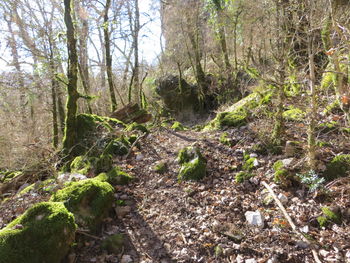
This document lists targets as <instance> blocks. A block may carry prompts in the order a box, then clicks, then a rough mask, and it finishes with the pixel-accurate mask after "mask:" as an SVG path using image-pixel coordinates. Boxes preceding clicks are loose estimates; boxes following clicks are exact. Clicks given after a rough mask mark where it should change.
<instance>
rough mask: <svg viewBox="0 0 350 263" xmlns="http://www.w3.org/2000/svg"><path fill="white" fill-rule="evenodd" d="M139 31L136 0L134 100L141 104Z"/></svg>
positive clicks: (133, 33) (136, 1) (138, 14)
mask: <svg viewBox="0 0 350 263" xmlns="http://www.w3.org/2000/svg"><path fill="white" fill-rule="evenodd" d="M139 32H140V10H139V1H138V0H135V22H134V30H133V32H132V35H133V45H134V83H133V84H134V85H133V88H134V92H133V94H134V100H135V102H136V103H137V104H139V105H140V102H141V90H140V65H139Z"/></svg>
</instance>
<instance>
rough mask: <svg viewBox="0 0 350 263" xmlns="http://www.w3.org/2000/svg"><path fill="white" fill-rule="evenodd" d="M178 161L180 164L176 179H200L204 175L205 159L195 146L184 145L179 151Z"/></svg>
mask: <svg viewBox="0 0 350 263" xmlns="http://www.w3.org/2000/svg"><path fill="white" fill-rule="evenodd" d="M178 161H179V163H180V164H181V168H180V170H179V174H178V179H179V180H180V181H181V180H200V179H202V178H203V177H204V176H205V175H206V160H205V159H204V157H203V156H202V154H201V153H200V151H199V149H198V148H196V147H186V148H184V149H182V150H181V151H180V152H179V155H178Z"/></svg>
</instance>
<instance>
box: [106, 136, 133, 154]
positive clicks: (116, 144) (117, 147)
mask: <svg viewBox="0 0 350 263" xmlns="http://www.w3.org/2000/svg"><path fill="white" fill-rule="evenodd" d="M129 147H130V142H129V141H128V140H127V139H126V138H125V137H124V136H121V137H120V138H117V139H114V140H112V141H111V142H109V143H108V145H107V146H106V148H105V150H104V151H103V153H104V154H111V155H116V156H123V155H125V154H127V153H128V151H129Z"/></svg>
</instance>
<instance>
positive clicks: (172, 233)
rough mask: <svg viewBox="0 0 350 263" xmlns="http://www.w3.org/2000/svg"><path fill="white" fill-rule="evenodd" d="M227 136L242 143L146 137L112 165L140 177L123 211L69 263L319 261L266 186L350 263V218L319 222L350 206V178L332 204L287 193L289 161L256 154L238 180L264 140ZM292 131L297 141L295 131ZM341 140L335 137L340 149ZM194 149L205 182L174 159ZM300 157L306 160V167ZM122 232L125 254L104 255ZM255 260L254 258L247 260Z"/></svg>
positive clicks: (125, 195) (337, 257) (185, 134)
mask: <svg viewBox="0 0 350 263" xmlns="http://www.w3.org/2000/svg"><path fill="white" fill-rule="evenodd" d="M293 125H294V124H293ZM293 128H294V129H297V126H295V127H294V126H293ZM226 132H227V133H228V136H229V137H230V139H232V141H234V142H236V143H235V144H234V146H227V145H224V144H221V143H220V142H219V140H220V132H218V131H216V132H195V131H192V130H189V131H179V132H175V131H173V130H171V129H166V128H160V129H159V130H155V131H153V132H152V133H150V134H149V135H148V136H147V137H144V138H143V139H142V140H141V141H140V146H141V147H140V149H136V148H135V149H133V150H134V151H133V153H132V155H130V156H129V158H128V159H126V160H125V159H123V158H122V157H120V158H119V157H118V158H117V159H114V163H115V164H117V165H119V166H120V167H121V168H122V169H123V170H124V171H125V172H128V173H129V174H130V175H132V176H134V177H135V178H136V180H134V181H133V182H132V183H131V184H129V185H126V186H116V187H115V188H116V194H115V196H116V198H117V200H119V201H117V203H118V204H120V205H118V206H116V207H115V209H114V211H112V212H111V213H110V214H109V217H107V218H106V220H105V221H104V224H103V228H102V231H101V233H100V234H99V235H91V234H90V233H86V232H84V231H78V233H77V236H78V238H77V246H76V247H75V248H74V250H72V252H71V253H70V255H69V256H68V258H67V262H143V263H146V262H149V263H151V262H160V263H167V262H168V263H170V262H183V263H185V262H186V263H187V262H205V263H209V262H314V258H313V256H312V253H311V249H310V247H307V245H306V244H305V243H304V242H303V241H302V240H301V239H300V238H299V237H298V236H296V235H295V234H294V232H293V231H292V229H291V228H290V227H289V226H288V223H286V220H285V219H284V217H283V215H282V213H281V212H280V210H279V209H278V207H277V206H276V204H275V203H274V202H273V201H272V202H270V203H269V204H266V203H265V201H264V199H265V198H266V191H265V188H264V187H263V186H262V184H261V183H260V182H261V181H266V182H267V183H268V184H270V185H271V186H272V188H273V190H274V191H275V193H276V194H280V193H282V194H284V195H285V196H286V197H287V199H288V201H287V203H286V204H285V207H286V210H287V212H288V213H289V215H290V216H291V217H292V219H293V221H294V223H295V224H296V225H297V227H298V228H300V229H303V230H304V231H305V232H307V233H306V236H307V237H308V238H309V239H310V240H313V241H314V242H315V244H316V246H317V251H319V254H320V258H321V259H322V260H324V261H325V262H349V260H350V245H349V240H350V227H349V226H348V222H349V221H344V222H343V223H342V224H340V225H336V224H330V226H329V227H327V228H324V229H321V228H320V227H319V226H318V224H317V217H318V216H320V215H322V211H321V208H322V207H324V206H332V205H338V206H341V207H343V208H346V207H350V202H349V200H350V198H349V197H350V190H349V188H348V185H349V183H350V182H349V178H348V177H345V178H343V179H340V180H337V181H334V182H333V183H331V184H328V185H327V189H328V191H329V194H328V196H327V198H324V197H322V196H315V195H311V194H307V192H306V191H305V190H304V191H303V190H302V188H300V187H296V188H292V187H291V188H290V189H282V188H281V187H280V186H278V185H275V184H273V176H274V171H273V169H272V166H273V164H274V163H275V162H276V161H277V160H280V159H284V158H285V157H284V156H283V155H260V154H257V160H258V162H259V164H258V166H257V167H256V171H255V172H256V174H257V176H255V177H254V178H253V179H250V180H249V181H245V182H244V183H241V184H239V183H236V181H235V175H236V174H237V172H238V169H237V167H240V165H241V164H242V162H243V152H244V151H245V150H248V149H251V148H252V147H253V146H254V145H256V144H257V143H258V142H259V141H258V136H257V134H256V132H255V129H254V126H251V125H248V126H243V127H240V128H232V129H229V130H227V131H226ZM289 132H290V133H291V134H292V133H293V130H291V129H290V130H289ZM295 134H300V133H299V131H298V133H295ZM327 136H329V134H328V135H327ZM301 137H302V138H301V140H305V139H306V138H305V137H303V135H301ZM337 138H339V136H333V137H332V136H330V137H329V138H328V139H329V141H330V142H333V143H337V142H338V141H337ZM296 139H300V138H296ZM320 139H322V135H320ZM190 145H196V146H197V147H199V148H200V149H201V150H202V154H203V156H204V157H205V158H206V159H207V169H208V171H207V176H206V177H205V178H204V179H202V180H201V181H198V182H178V179H177V172H178V170H179V165H178V163H177V161H176V157H177V154H178V151H179V150H181V149H182V148H183V147H186V146H190ZM339 145H342V147H343V148H341V147H340V148H337V151H342V152H344V153H346V149H348V150H349V148H348V146H347V145H344V144H339ZM329 151H334V149H332V150H329ZM331 154H332V153H330V152H328V153H325V156H323V157H322V158H323V159H330V155H331ZM299 157H300V156H299ZM300 158H301V157H300ZM300 158H299V159H298V161H302V160H303V159H300ZM159 161H164V162H166V163H167V166H168V171H167V172H165V173H163V174H160V173H157V172H155V171H154V165H155V164H156V163H157V162H159ZM46 198H47V197H45V195H44V196H42V195H35V196H33V195H32V194H26V195H24V196H22V197H21V198H20V199H19V198H17V199H9V200H8V201H6V202H4V203H2V204H1V205H0V209H1V211H2V212H1V215H0V227H2V226H3V225H4V224H6V223H8V222H9V221H11V219H13V218H14V217H15V216H16V215H19V214H21V213H22V212H23V211H24V210H25V209H26V207H28V206H30V205H31V204H32V203H33V202H37V201H41V200H43V199H44V200H45V199H46ZM256 210H259V211H261V213H262V214H263V215H264V217H265V226H264V228H263V229H260V228H256V227H253V226H250V225H248V224H247V222H246V219H245V216H244V214H245V212H247V211H256ZM119 233H123V234H124V240H125V247H124V248H123V249H122V251H121V252H120V253H119V254H113V253H108V252H107V251H104V250H103V249H102V248H101V244H102V243H103V239H105V238H106V237H108V236H110V235H114V234H119ZM68 259H69V260H70V261H69V260H68ZM129 259H132V261H129ZM249 259H251V260H253V259H255V260H256V261H245V260H249ZM269 259H270V261H268V260H269ZM274 260H275V261H274Z"/></svg>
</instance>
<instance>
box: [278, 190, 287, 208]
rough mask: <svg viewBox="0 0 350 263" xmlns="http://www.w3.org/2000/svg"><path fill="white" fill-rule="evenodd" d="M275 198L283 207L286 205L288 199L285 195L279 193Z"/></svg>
mask: <svg viewBox="0 0 350 263" xmlns="http://www.w3.org/2000/svg"><path fill="white" fill-rule="evenodd" d="M277 197H278V199H279V200H280V201H281V203H282V204H283V205H285V204H287V203H288V197H287V196H286V195H285V194H282V193H279V194H278V196H277Z"/></svg>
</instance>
